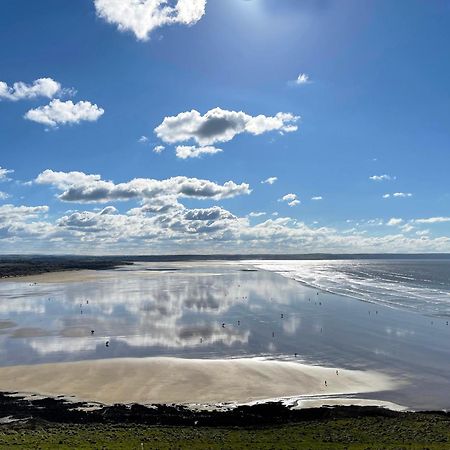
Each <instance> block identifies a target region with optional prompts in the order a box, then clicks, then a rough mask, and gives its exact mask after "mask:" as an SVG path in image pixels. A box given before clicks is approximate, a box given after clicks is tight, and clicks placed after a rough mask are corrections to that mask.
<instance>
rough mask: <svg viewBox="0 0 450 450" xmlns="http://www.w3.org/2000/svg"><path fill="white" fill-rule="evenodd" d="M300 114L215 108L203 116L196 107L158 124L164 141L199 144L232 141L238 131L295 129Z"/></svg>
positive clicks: (262, 131)
mask: <svg viewBox="0 0 450 450" xmlns="http://www.w3.org/2000/svg"><path fill="white" fill-rule="evenodd" d="M298 120H299V117H298V116H294V115H293V114H291V113H282V112H279V113H278V114H276V115H275V116H264V115H259V116H250V115H248V114H246V113H244V112H242V111H228V110H225V109H221V108H214V109H211V110H210V111H208V112H207V113H206V114H204V115H203V116H202V115H201V114H200V113H199V112H198V111H196V110H192V111H187V112H182V113H180V114H178V115H177V116H170V117H166V118H164V120H163V121H162V123H161V124H160V125H159V126H157V127H156V128H155V133H156V135H157V136H158V138H160V139H161V140H162V141H163V142H166V143H170V144H173V143H182V142H187V141H195V142H196V143H197V144H199V145H200V146H202V147H203V146H209V145H213V144H215V143H217V142H228V141H231V140H232V139H233V138H234V137H235V136H236V135H238V134H241V133H249V134H253V135H259V134H263V133H267V132H269V131H279V132H286V133H289V132H293V131H296V130H297V128H298V127H297V125H295V124H296V122H297V121H298Z"/></svg>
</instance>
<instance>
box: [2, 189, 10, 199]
mask: <svg viewBox="0 0 450 450" xmlns="http://www.w3.org/2000/svg"><path fill="white" fill-rule="evenodd" d="M9 197H10V195H9V194H7V193H6V192H3V191H0V200H6V199H7V198H9Z"/></svg>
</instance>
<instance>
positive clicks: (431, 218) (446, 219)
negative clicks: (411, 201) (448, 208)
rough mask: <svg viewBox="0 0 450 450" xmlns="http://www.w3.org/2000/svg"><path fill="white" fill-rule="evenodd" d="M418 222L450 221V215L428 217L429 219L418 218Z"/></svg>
mask: <svg viewBox="0 0 450 450" xmlns="http://www.w3.org/2000/svg"><path fill="white" fill-rule="evenodd" d="M414 222H416V223H444V222H450V217H428V218H427V219H416V220H415V221H414Z"/></svg>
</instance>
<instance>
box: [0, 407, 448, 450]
mask: <svg viewBox="0 0 450 450" xmlns="http://www.w3.org/2000/svg"><path fill="white" fill-rule="evenodd" d="M408 416H409V417H404V416H402V417H397V418H381V417H365V418H359V419H335V420H330V421H319V422H317V421H310V422H303V423H299V424H292V425H285V426H280V427H271V428H195V427H152V426H145V425H103V424H93V425H79V424H76V425H75V424H74V425H71V424H53V423H40V424H15V425H3V426H0V448H1V449H14V448H25V449H53V448H58V449H142V448H144V449H245V448H257V449H292V448H300V449H323V450H325V449H326V450H340V449H349V450H350V449H355V450H356V449H358V450H360V449H361V450H362V449H373V450H375V449H415V450H416V449H430V450H431V449H433V450H444V449H450V426H449V425H450V420H449V419H447V418H446V417H443V416H435V415H424V414H411V415H408Z"/></svg>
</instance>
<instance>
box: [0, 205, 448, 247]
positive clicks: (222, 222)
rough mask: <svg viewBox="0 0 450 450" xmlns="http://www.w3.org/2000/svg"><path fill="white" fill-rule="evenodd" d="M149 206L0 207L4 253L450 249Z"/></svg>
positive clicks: (287, 221)
mask: <svg viewBox="0 0 450 450" xmlns="http://www.w3.org/2000/svg"><path fill="white" fill-rule="evenodd" d="M162 203H164V202H162ZM152 205H153V204H146V205H143V206H142V207H141V208H135V210H136V211H133V212H132V211H129V212H128V213H125V214H122V213H119V212H118V211H117V210H116V209H115V208H114V207H112V206H107V207H106V208H104V209H102V210H100V211H71V212H68V213H66V214H65V215H63V216H62V217H60V218H59V219H56V220H55V221H53V220H51V219H50V218H48V217H47V214H46V213H47V211H48V208H47V207H45V206H40V207H25V206H21V207H15V206H12V205H7V206H0V242H1V248H2V250H3V251H7V250H9V251H11V250H13V249H14V250H15V251H17V250H18V249H27V250H30V249H35V248H36V247H37V246H39V245H40V247H38V248H40V249H44V251H47V252H55V251H61V248H63V249H64V251H65V252H67V251H68V250H71V251H76V252H80V251H83V252H85V253H89V252H90V253H98V252H102V253H107V252H111V253H118V252H124V251H126V252H128V253H142V249H143V248H151V249H152V251H154V252H160V253H167V252H170V251H174V249H178V250H179V249H183V251H185V252H190V251H197V252H199V251H203V252H205V253H212V252H230V251H235V252H241V253H242V252H249V253H263V252H268V251H269V250H270V249H273V248H277V249H280V251H283V252H286V253H288V252H298V249H299V248H301V249H302V251H303V252H305V253H306V252H328V253H331V252H334V253H347V252H383V251H389V252H392V251H398V252H402V251H403V252H411V251H416V252H431V251H449V250H450V238H449V237H435V238H433V237H431V236H429V235H428V234H423V233H422V234H420V235H417V234H414V236H410V237H407V236H405V235H404V234H403V232H398V233H391V234H386V235H376V236H369V235H368V234H367V233H365V230H363V231H360V230H357V229H353V230H347V232H339V231H338V230H336V229H333V228H329V227H320V226H308V225H306V224H304V223H303V222H299V221H296V220H293V219H291V218H289V217H277V218H273V219H268V220H265V221H263V222H261V223H258V224H256V225H251V224H250V223H249V219H248V218H239V217H237V216H235V215H234V214H232V213H231V212H229V211H227V210H226V209H224V208H222V207H220V206H213V207H210V208H195V209H188V208H186V207H185V206H183V205H181V204H179V203H177V202H176V201H175V203H174V204H173V205H172V207H171V208H166V209H164V208H161V209H159V210H157V208H154V207H152ZM147 206H148V207H147ZM153 206H154V205H153ZM138 209H140V211H137V210H138ZM61 242H64V246H63V247H62V246H61Z"/></svg>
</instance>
